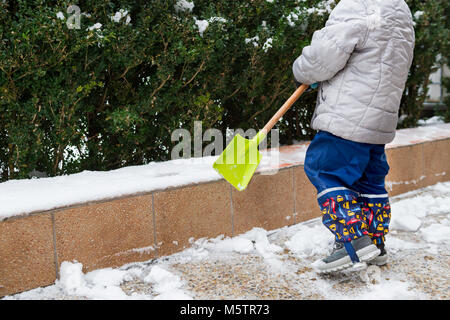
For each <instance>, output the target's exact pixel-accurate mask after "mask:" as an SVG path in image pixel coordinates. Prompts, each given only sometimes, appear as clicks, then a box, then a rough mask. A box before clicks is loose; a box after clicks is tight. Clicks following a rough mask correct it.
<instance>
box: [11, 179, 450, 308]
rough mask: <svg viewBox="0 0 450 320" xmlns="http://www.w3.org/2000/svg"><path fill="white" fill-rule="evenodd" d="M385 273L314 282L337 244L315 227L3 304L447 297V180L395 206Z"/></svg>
mask: <svg viewBox="0 0 450 320" xmlns="http://www.w3.org/2000/svg"><path fill="white" fill-rule="evenodd" d="M392 211H393V213H392V215H393V219H392V231H391V233H390V234H389V235H388V238H387V243H386V246H387V249H388V252H389V255H390V261H389V263H388V265H387V266H383V267H381V268H380V267H375V266H369V267H368V268H367V269H366V270H363V271H355V272H349V271H346V272H342V273H340V274H336V275H318V274H316V273H315V272H314V271H313V270H311V268H310V267H309V265H310V263H311V262H313V261H314V260H316V259H318V258H321V257H323V256H324V255H326V254H327V253H328V252H329V250H330V247H331V245H332V243H333V236H332V235H331V233H330V232H329V231H327V229H326V228H325V227H323V226H322V225H321V221H320V219H315V220H311V221H308V222H305V223H301V224H297V225H294V226H291V227H285V228H282V229H279V230H274V231H266V230H263V229H260V228H255V229H253V230H251V231H249V232H247V233H245V234H243V235H239V236H237V237H234V238H224V237H218V238H216V239H199V240H197V241H195V242H193V243H192V247H191V248H189V249H187V250H185V251H183V252H181V253H177V254H174V255H172V256H169V257H163V258H160V259H156V260H151V261H148V262H144V263H135V264H129V265H126V266H123V267H121V268H117V269H112V268H108V269H103V270H96V271H93V272H90V273H87V274H83V272H82V265H81V263H78V262H64V263H63V264H62V265H61V270H60V274H61V277H60V279H59V280H57V281H56V283H55V284H54V285H53V286H50V287H46V288H38V289H35V290H31V291H28V292H24V293H21V294H17V295H14V296H7V297H5V298H4V299H166V300H177V299H183V300H187V299H202V300H208V299H229V300H232V299H244V300H245V299H449V298H450V292H449V285H450V280H449V276H448V271H449V270H448V269H449V265H450V254H449V252H450V250H449V249H450V219H449V213H450V182H446V183H439V184H437V185H435V186H431V187H427V188H425V189H422V190H418V191H414V192H409V193H406V194H404V195H401V196H397V197H395V198H393V199H392ZM250 214H251V213H250Z"/></svg>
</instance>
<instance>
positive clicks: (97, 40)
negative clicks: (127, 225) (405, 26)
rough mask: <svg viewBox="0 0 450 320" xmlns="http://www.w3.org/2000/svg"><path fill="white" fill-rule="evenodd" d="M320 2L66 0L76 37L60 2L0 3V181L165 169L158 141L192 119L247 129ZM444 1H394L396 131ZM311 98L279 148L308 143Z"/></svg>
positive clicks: (317, 16) (279, 94)
mask: <svg viewBox="0 0 450 320" xmlns="http://www.w3.org/2000/svg"><path fill="white" fill-rule="evenodd" d="M331 2H333V1H329V0H326V1H321V0H307V1H303V0H298V1H292V0H289V1H288V0H274V1H272V2H270V1H267V0H254V1H248V0H234V1H225V0H220V1H209V0H208V1H206V0H194V4H195V6H194V7H193V10H192V11H191V10H179V9H177V8H176V4H177V3H178V0H164V1H163V0H161V1H156V0H152V1H148V0H146V1H139V0H138V1H103V0H96V1H78V2H77V1H74V2H73V3H75V4H76V5H77V6H78V7H79V8H80V9H81V12H82V13H83V14H82V15H81V19H80V29H69V28H68V26H67V24H66V22H67V20H68V19H69V17H70V16H71V15H72V14H73V13H71V14H69V13H67V8H68V5H69V4H68V3H67V2H65V1H43V0H27V1H22V0H18V1H9V0H8V1H4V2H0V34H1V37H0V46H1V47H0V174H1V180H2V181H5V180H9V179H17V178H27V177H29V175H30V172H33V171H40V172H45V173H46V174H48V175H50V176H54V175H61V174H69V173H75V172H80V171H83V170H110V169H115V168H119V167H123V166H130V165H140V164H145V163H149V162H151V161H162V160H168V159H169V158H170V150H171V149H172V147H173V146H174V145H175V143H174V142H172V141H171V133H172V132H173V131H174V130H175V129H177V128H185V129H188V130H190V131H193V127H194V121H202V122H203V128H204V129H206V128H217V129H219V130H221V131H222V132H225V131H226V130H227V128H233V129H235V128H241V129H244V130H247V129H249V128H254V129H258V128H261V127H262V126H263V125H264V124H265V122H267V120H268V119H269V118H270V117H271V116H272V114H273V113H274V111H276V110H277V109H278V108H279V106H280V105H281V104H282V103H283V102H284V101H285V100H286V99H287V98H288V97H289V95H290V94H291V93H292V92H293V90H294V89H295V87H294V86H293V83H292V74H291V65H292V62H293V61H294V59H295V58H296V57H297V56H298V55H300V54H301V51H302V48H303V47H304V46H306V45H307V44H308V43H309V41H310V38H311V36H312V33H313V32H314V30H316V29H319V28H321V27H322V26H323V25H324V22H325V21H326V19H327V12H328V11H327V10H324V9H323V8H324V4H325V5H326V4H331ZM447 2H448V1H447V0H433V1H426V2H423V1H408V3H409V4H411V7H412V11H413V12H416V11H418V10H421V11H424V14H423V15H422V16H421V17H420V18H419V19H417V32H418V37H417V38H418V46H417V49H416V60H415V62H414V66H413V68H412V74H411V78H410V80H409V83H408V90H407V91H406V93H405V97H404V99H403V101H402V110H401V113H402V114H406V115H407V116H408V118H407V121H406V122H404V123H406V124H408V125H414V124H415V121H417V119H418V118H417V115H418V112H419V111H420V106H421V103H422V102H423V98H424V94H426V92H425V90H423V88H424V87H426V81H427V76H428V75H429V74H430V73H431V72H432V63H431V62H432V61H434V60H435V59H434V58H435V57H436V56H437V54H438V53H439V52H442V51H441V50H442V47H443V43H445V41H447V42H448V26H446V23H447V22H446V21H447V18H446V15H445V12H444V10H447V9H448V3H447ZM71 4H72V3H71ZM308 8H309V9H311V8H318V9H317V10H306V9H308ZM120 10H124V11H122V12H125V11H126V12H127V15H126V16H125V17H123V18H122V19H120V21H119V22H117V21H113V19H112V18H111V17H112V16H114V15H115V14H116V13H117V12H119V11H120ZM292 13H295V14H292ZM62 14H63V15H64V20H62V18H63V17H62ZM116 18H118V17H116ZM116 20H117V19H116ZM205 21H208V22H209V25H208V27H207V28H206V29H205V30H203V29H202V30H199V28H201V27H202V26H204V25H205ZM100 24H101V26H100ZM96 27H99V28H97V29H96ZM200 31H203V33H201V32H200ZM256 36H257V37H258V41H256V39H257V38H255V37H256ZM445 39H447V40H445ZM421 88H422V89H421ZM315 99H316V94H315V93H314V92H313V93H308V94H306V95H305V96H304V97H302V99H301V101H300V102H298V103H297V104H296V105H295V106H294V107H293V109H292V110H291V111H289V113H288V114H287V115H286V116H285V117H284V118H283V121H282V122H281V123H280V124H279V126H278V128H279V129H280V138H281V143H292V142H293V141H294V140H306V139H310V138H312V136H313V134H314V132H313V131H312V130H311V129H310V127H309V121H310V118H311V115H312V111H313V109H314V104H315Z"/></svg>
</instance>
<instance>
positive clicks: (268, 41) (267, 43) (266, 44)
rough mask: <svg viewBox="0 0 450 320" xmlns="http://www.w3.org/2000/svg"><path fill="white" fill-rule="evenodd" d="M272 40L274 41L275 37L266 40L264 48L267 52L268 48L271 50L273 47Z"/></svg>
mask: <svg viewBox="0 0 450 320" xmlns="http://www.w3.org/2000/svg"><path fill="white" fill-rule="evenodd" d="M272 42H273V39H272V38H269V39H267V40H266V42H265V43H264V45H263V50H264V52H267V50H269V49H270V48H272Z"/></svg>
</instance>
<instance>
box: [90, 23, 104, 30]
mask: <svg viewBox="0 0 450 320" xmlns="http://www.w3.org/2000/svg"><path fill="white" fill-rule="evenodd" d="M101 27H102V24H101V23H99V22H97V23H95V24H94V25H93V26H91V27H89V28H87V30H89V31H93V30H99V29H101Z"/></svg>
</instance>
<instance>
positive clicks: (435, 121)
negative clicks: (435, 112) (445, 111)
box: [418, 116, 445, 126]
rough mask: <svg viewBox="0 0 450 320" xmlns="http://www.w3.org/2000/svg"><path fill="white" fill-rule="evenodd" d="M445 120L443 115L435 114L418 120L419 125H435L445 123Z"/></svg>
mask: <svg viewBox="0 0 450 320" xmlns="http://www.w3.org/2000/svg"><path fill="white" fill-rule="evenodd" d="M444 123H445V121H444V119H443V118H442V117H441V116H434V117H431V118H429V119H420V120H419V121H418V125H419V126H433V125H436V124H444Z"/></svg>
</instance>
